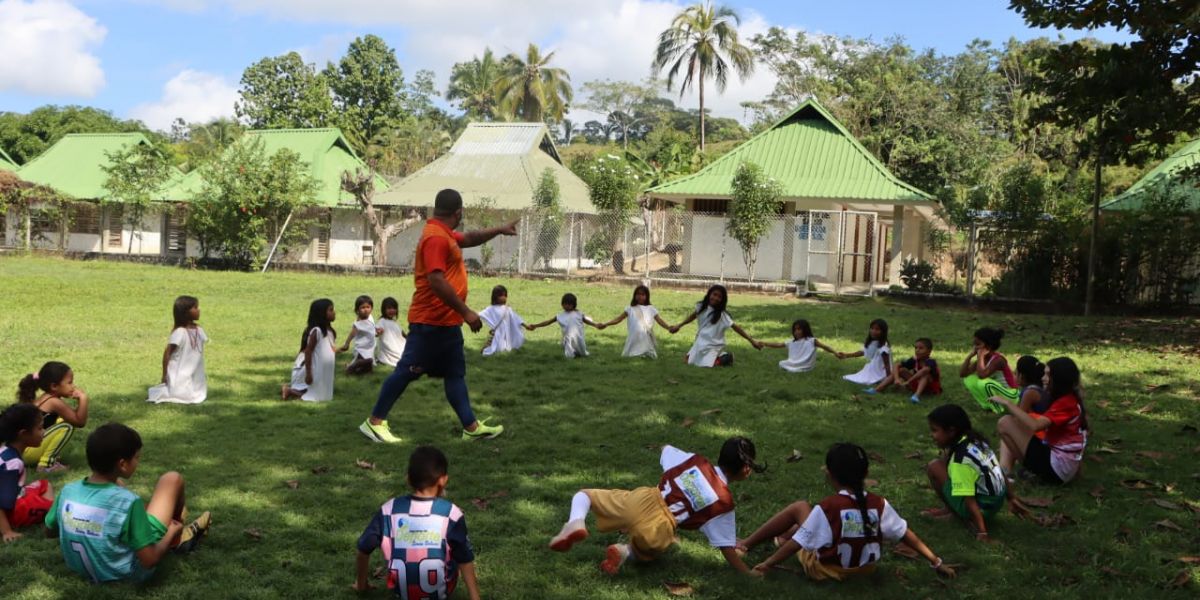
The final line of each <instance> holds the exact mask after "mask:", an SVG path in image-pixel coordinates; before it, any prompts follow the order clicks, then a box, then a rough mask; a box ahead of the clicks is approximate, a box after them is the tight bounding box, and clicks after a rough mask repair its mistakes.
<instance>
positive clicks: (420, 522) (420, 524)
mask: <svg viewBox="0 0 1200 600" xmlns="http://www.w3.org/2000/svg"><path fill="white" fill-rule="evenodd" d="M445 522H446V519H445V518H444V517H437V516H428V517H414V516H412V515H405V516H394V517H393V518H392V543H393V546H394V547H396V548H403V549H421V548H441V547H442V529H443V526H444V525H445Z"/></svg>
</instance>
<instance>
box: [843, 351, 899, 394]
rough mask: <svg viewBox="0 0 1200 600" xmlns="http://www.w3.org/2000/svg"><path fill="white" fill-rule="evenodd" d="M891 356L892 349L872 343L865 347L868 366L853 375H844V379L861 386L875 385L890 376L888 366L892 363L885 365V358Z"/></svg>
mask: <svg viewBox="0 0 1200 600" xmlns="http://www.w3.org/2000/svg"><path fill="white" fill-rule="evenodd" d="M891 355H892V349H891V348H890V347H888V345H887V344H883V345H882V346H881V345H880V344H879V342H876V341H872V342H871V343H870V344H867V345H866V346H863V357H865V358H866V359H867V364H866V365H864V366H863V368H862V369H860V370H859V371H858V372H857V373H854V374H853V375H843V376H842V379H845V380H846V381H850V382H852V383H857V384H859V385H875V384H877V383H879V382H880V381H883V380H884V378H886V377H887V376H888V375H889V374H890V373H888V364H890V362H891V361H890V360H889V361H888V364H884V357H885V356H886V357H888V358H889V359H890V358H891Z"/></svg>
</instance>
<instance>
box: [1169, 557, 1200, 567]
mask: <svg viewBox="0 0 1200 600" xmlns="http://www.w3.org/2000/svg"><path fill="white" fill-rule="evenodd" d="M1175 560H1177V561H1179V562H1181V563H1183V564H1185V565H1200V556H1180V557H1179V558H1177V559H1175Z"/></svg>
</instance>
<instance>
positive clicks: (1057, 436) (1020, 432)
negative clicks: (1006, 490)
mask: <svg viewBox="0 0 1200 600" xmlns="http://www.w3.org/2000/svg"><path fill="white" fill-rule="evenodd" d="M1042 387H1043V388H1045V390H1046V392H1047V394H1048V395H1049V398H1050V405H1049V406H1048V407H1047V408H1046V412H1044V413H1042V414H1040V415H1034V414H1030V413H1029V412H1028V411H1025V410H1023V409H1022V408H1021V407H1020V406H1019V405H1017V403H1015V402H1013V401H1012V400H1010V399H1009V398H1007V397H1003V396H997V397H995V398H992V401H994V402H996V403H997V404H998V405H1000V406H1003V407H1004V409H1005V410H1007V411H1008V414H1007V415H1005V416H1003V417H1000V422H999V423H997V424H996V429H997V430H998V431H999V432H1000V441H1001V445H1000V468H1001V469H1003V470H1004V473H1005V476H1008V475H1009V474H1011V473H1012V469H1013V465H1014V464H1015V463H1016V461H1017V460H1018V459H1019V460H1021V461H1022V464H1024V465H1025V468H1026V469H1029V471H1030V472H1032V473H1033V474H1035V475H1037V476H1038V477H1039V478H1040V479H1042V480H1043V481H1045V482H1047V483H1052V484H1065V483H1067V482H1069V481H1071V480H1072V479H1074V478H1075V476H1076V475H1078V474H1079V465H1080V462H1081V461H1082V460H1083V450H1084V448H1085V447H1087V437H1088V419H1087V411H1086V410H1085V409H1084V407H1083V390H1082V389H1081V388H1080V387H1079V367H1077V366H1075V361H1073V360H1071V359H1069V358H1066V357H1061V358H1055V359H1053V360H1051V361H1050V362H1047V363H1046V369H1045V372H1044V374H1043V376H1042ZM1038 432H1043V433H1044V434H1045V436H1044V438H1043V439H1039V438H1038V437H1037V435H1036V434H1037V433H1038ZM1010 481H1011V480H1010Z"/></svg>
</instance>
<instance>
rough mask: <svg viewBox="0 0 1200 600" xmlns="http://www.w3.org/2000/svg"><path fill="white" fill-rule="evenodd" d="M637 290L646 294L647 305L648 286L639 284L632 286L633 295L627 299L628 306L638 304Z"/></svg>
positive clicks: (647, 302)
mask: <svg viewBox="0 0 1200 600" xmlns="http://www.w3.org/2000/svg"><path fill="white" fill-rule="evenodd" d="M638 292H642V293H644V294H646V304H647V305H649V304H650V288H648V287H646V286H644V285H639V286H637V287H635V288H633V297H632V298H630V299H629V305H630V306H637V305H638V301H637V295H638Z"/></svg>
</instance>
